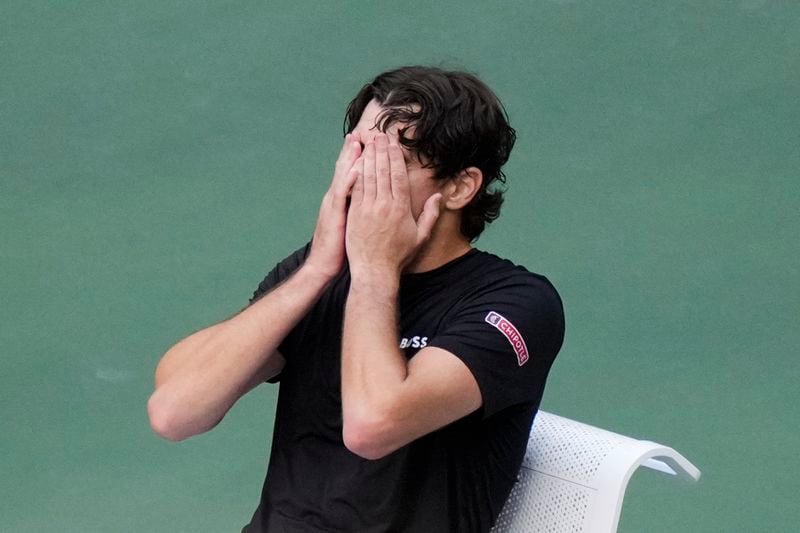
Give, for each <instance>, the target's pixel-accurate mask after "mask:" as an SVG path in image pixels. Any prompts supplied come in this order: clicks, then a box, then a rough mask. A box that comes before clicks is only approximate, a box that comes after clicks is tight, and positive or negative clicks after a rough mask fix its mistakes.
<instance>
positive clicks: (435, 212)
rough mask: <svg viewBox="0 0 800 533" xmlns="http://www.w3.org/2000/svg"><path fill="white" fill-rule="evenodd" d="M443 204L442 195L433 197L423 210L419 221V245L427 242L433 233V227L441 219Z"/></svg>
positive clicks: (438, 194)
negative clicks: (440, 210)
mask: <svg viewBox="0 0 800 533" xmlns="http://www.w3.org/2000/svg"><path fill="white" fill-rule="evenodd" d="M441 203H442V195H441V193H436V194H433V195H431V197H430V198H428V200H427V201H426V202H425V206H424V207H423V208H422V213H421V214H420V215H419V219H417V245H420V244H422V243H423V242H425V241H427V240H428V239H429V238H430V236H431V231H433V226H434V225H435V224H436V221H437V220H438V219H439V207H440V205H441Z"/></svg>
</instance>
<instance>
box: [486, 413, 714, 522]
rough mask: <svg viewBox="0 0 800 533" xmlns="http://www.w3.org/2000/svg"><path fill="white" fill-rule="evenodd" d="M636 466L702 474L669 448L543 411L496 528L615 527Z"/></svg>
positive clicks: (673, 472)
mask: <svg viewBox="0 0 800 533" xmlns="http://www.w3.org/2000/svg"><path fill="white" fill-rule="evenodd" d="M639 466H646V467H648V468H652V469H654V470H658V471H659V472H664V473H667V474H672V475H677V474H678V473H683V474H686V475H687V476H688V477H689V478H691V479H693V480H694V481H697V480H698V479H700V470H698V469H697V467H695V466H694V465H693V464H692V463H690V462H689V461H688V460H687V459H686V458H685V457H683V456H682V455H681V454H679V453H678V452H676V451H675V450H673V449H672V448H669V447H667V446H663V445H661V444H657V443H655V442H650V441H646V440H636V439H632V438H630V437H625V436H624V435H619V434H617V433H612V432H611V431H606V430H604V429H600V428H596V427H593V426H589V425H587V424H582V423H580V422H576V421H574V420H570V419H568V418H563V417H560V416H557V415H554V414H551V413H546V412H544V411H539V412H538V413H537V414H536V419H535V421H534V424H533V429H532V430H531V435H530V439H529V440H528V451H527V452H526V453H525V459H524V460H523V462H522V468H521V469H520V473H519V478H518V481H517V483H516V485H515V486H514V488H513V489H512V491H511V494H510V495H509V497H508V500H507V501H506V503H505V506H504V507H503V510H502V512H501V513H500V515H499V516H498V518H497V522H496V524H495V527H494V528H493V529H492V532H493V533H501V532H513V533H518V532H519V533H521V532H539V531H546V532H548V533H557V532H558V533H560V532H570V533H572V532H586V533H613V532H615V531H617V526H618V524H619V516H620V511H621V510H622V499H623V497H624V496H625V488H626V487H627V485H628V480H630V478H631V475H633V473H634V472H635V471H636V469H637V468H639Z"/></svg>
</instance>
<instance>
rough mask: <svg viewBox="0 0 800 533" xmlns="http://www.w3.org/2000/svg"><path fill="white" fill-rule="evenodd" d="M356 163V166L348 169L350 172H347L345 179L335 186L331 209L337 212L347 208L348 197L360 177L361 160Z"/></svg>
mask: <svg viewBox="0 0 800 533" xmlns="http://www.w3.org/2000/svg"><path fill="white" fill-rule="evenodd" d="M357 163H358V164H354V165H353V166H352V167H350V170H348V171H347V174H346V177H345V179H343V180H342V181H340V182H339V183H338V184H337V185H336V189H335V190H334V195H333V207H334V209H335V210H337V211H339V210H343V209H345V208H346V207H347V198H348V197H350V195H351V193H352V192H353V190H354V187H355V184H356V182H357V181H358V178H359V177H360V174H361V171H360V166H361V165H360V163H361V160H360V159H359V160H357Z"/></svg>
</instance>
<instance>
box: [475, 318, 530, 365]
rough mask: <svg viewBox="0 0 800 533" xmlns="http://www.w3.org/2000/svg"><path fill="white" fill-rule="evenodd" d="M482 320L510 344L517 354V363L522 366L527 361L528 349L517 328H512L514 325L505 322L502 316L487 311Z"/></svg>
mask: <svg viewBox="0 0 800 533" xmlns="http://www.w3.org/2000/svg"><path fill="white" fill-rule="evenodd" d="M484 320H486V322H487V323H489V324H491V325H493V326H494V327H496V328H497V329H498V330H500V333H502V334H503V335H505V337H506V339H508V342H510V343H511V346H512V347H513V348H514V353H516V354H517V363H519V366H522V365H524V364H525V362H526V361H527V360H528V347H527V346H526V345H525V339H523V338H522V335H520V333H519V331H518V330H517V328H515V327H514V324H512V323H511V322H509V321H508V320H506V318H505V317H504V316H503V315H501V314H499V313H495V312H494V311H489V314H488V315H486V318H485V319H484Z"/></svg>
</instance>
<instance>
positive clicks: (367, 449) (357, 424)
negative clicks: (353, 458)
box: [342, 417, 397, 461]
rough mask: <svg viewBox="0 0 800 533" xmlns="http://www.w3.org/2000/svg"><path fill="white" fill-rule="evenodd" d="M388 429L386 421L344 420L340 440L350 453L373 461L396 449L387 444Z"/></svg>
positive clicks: (379, 419)
mask: <svg viewBox="0 0 800 533" xmlns="http://www.w3.org/2000/svg"><path fill="white" fill-rule="evenodd" d="M388 429H389V423H388V421H387V420H386V419H381V418H377V417H373V418H371V419H362V420H345V422H344V424H343V427H342V440H343V441H344V445H345V447H346V448H347V449H348V450H350V452H352V453H354V454H355V455H358V456H359V457H361V458H363V459H368V460H370V461H375V460H378V459H382V458H383V457H386V456H387V455H389V454H390V453H392V452H393V451H395V450H396V449H397V447H396V446H392V445H391V444H390V442H389V439H388V436H389V431H388Z"/></svg>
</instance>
